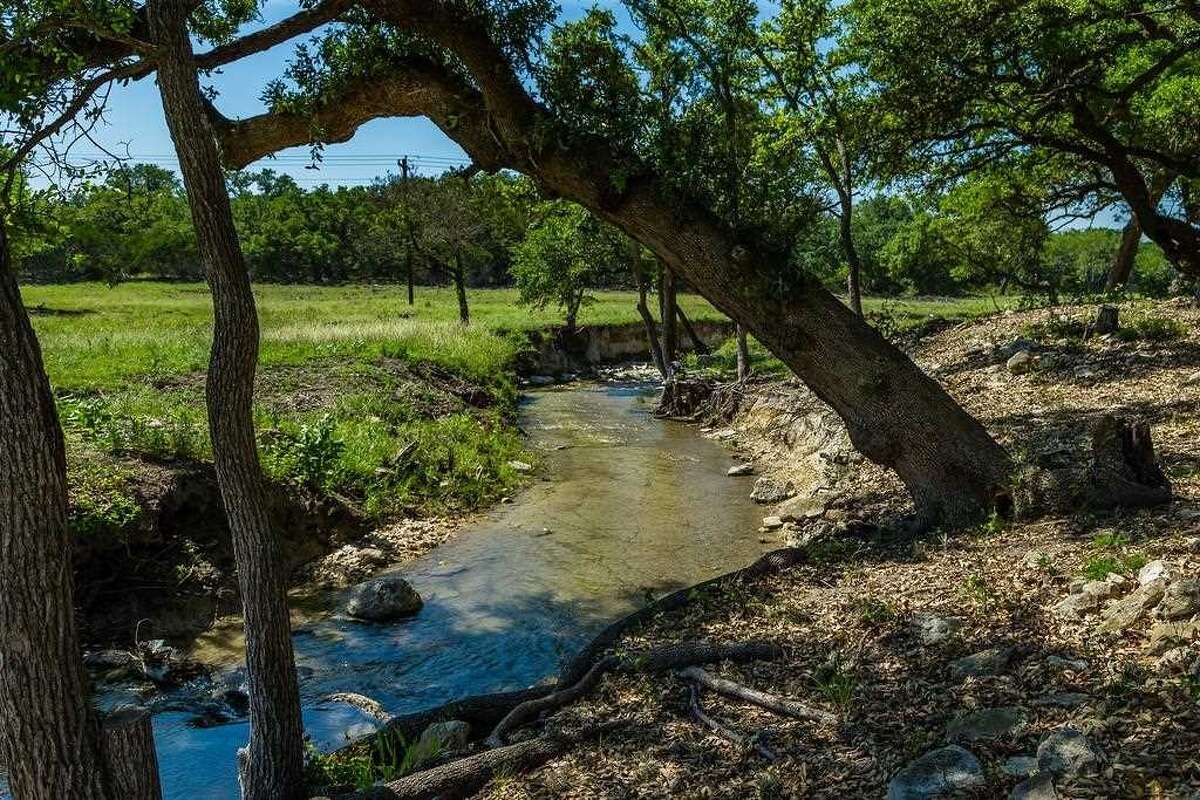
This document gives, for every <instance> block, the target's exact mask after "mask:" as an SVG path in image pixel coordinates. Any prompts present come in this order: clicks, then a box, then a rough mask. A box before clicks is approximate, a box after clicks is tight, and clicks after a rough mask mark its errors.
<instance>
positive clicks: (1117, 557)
mask: <svg viewBox="0 0 1200 800" xmlns="http://www.w3.org/2000/svg"><path fill="white" fill-rule="evenodd" d="M1129 544H1130V540H1129V536H1128V535H1127V534H1124V533H1121V532H1119V531H1112V530H1105V531H1099V532H1098V533H1096V534H1095V535H1094V536H1092V546H1093V547H1094V548H1095V550H1096V551H1098V552H1097V553H1096V554H1095V555H1094V556H1092V557H1091V558H1089V559H1088V560H1087V561H1086V562H1085V563H1084V565H1083V569H1082V570H1081V572H1082V574H1083V576H1084V577H1086V578H1088V579H1090V580H1095V581H1098V580H1103V579H1104V578H1105V577H1106V576H1107V575H1108V574H1109V573H1113V572H1115V573H1117V574H1118V575H1130V574H1132V573H1135V572H1137V571H1138V570H1139V569H1141V568H1142V567H1144V566H1146V556H1145V555H1144V554H1142V553H1140V552H1137V551H1135V550H1133V551H1131V550H1130V549H1129Z"/></svg>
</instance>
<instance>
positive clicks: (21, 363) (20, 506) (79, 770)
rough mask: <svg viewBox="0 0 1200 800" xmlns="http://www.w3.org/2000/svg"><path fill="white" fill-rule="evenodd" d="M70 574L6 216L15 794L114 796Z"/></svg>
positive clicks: (9, 680) (3, 504)
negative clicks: (105, 765)
mask: <svg viewBox="0 0 1200 800" xmlns="http://www.w3.org/2000/svg"><path fill="white" fill-rule="evenodd" d="M72 579H73V574H72V570H71V540H70V534H69V531H68V528H67V465H66V455H65V452H64V448H63V437H62V429H61V428H60V427H59V424H58V414H57V412H56V410H55V407H54V397H53V395H52V394H51V392H50V381H49V380H48V379H47V377H46V370H45V367H44V366H43V364H42V353H41V348H40V347H39V346H38V341H37V337H36V336H35V335H34V332H33V327H32V326H31V325H30V323H29V316H28V314H27V313H26V312H25V306H24V305H23V304H22V302H21V294H20V290H19V289H18V288H17V280H16V276H15V275H14V274H13V271H12V265H11V262H10V259H9V249H8V241H7V236H6V231H5V230H4V220H3V217H2V216H0V760H2V761H3V763H4V765H6V766H7V768H8V785H9V790H10V791H11V792H12V795H13V797H15V798H18V800H107V798H113V800H116V798H115V797H113V796H112V795H111V794H109V793H108V792H107V791H106V790H105V786H104V784H103V773H102V771H101V769H100V764H101V756H100V746H99V736H98V734H99V728H98V726H97V722H96V717H95V714H94V712H93V711H92V709H91V706H90V705H89V704H88V689H87V677H86V675H85V673H84V670H83V661H82V659H81V658H80V652H81V651H80V645H79V637H78V635H77V632H76V629H75V609H74V605H73V602H72V594H73V587H72Z"/></svg>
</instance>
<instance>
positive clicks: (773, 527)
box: [762, 517, 783, 531]
mask: <svg viewBox="0 0 1200 800" xmlns="http://www.w3.org/2000/svg"><path fill="white" fill-rule="evenodd" d="M762 526H763V530H768V531H777V530H779V529H780V528H782V527H783V520H781V519H780V518H779V517H763V521H762Z"/></svg>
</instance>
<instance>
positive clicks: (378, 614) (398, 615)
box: [346, 575, 424, 622]
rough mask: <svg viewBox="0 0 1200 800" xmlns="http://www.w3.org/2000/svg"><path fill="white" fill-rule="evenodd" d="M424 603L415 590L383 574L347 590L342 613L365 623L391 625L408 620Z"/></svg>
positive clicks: (395, 578) (394, 576)
mask: <svg viewBox="0 0 1200 800" xmlns="http://www.w3.org/2000/svg"><path fill="white" fill-rule="evenodd" d="M422 605H424V602H423V601H422V600H421V595H419V594H417V590H416V589H414V588H412V586H410V585H409V583H408V581H406V580H404V578H401V577H400V576H399V575H385V576H383V577H382V578H376V579H374V580H371V581H367V582H366V583H360V584H359V585H358V586H355V587H354V588H353V589H351V590H350V599H349V600H348V601H347V603H346V614H347V615H349V616H351V617H353V618H355V619H359V620H364V621H366V622H392V621H394V620H398V619H402V618H404V617H411V616H412V615H413V614H416V613H417V612H418V611H420V610H421V606H422Z"/></svg>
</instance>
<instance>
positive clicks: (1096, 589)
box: [1051, 574, 1127, 619]
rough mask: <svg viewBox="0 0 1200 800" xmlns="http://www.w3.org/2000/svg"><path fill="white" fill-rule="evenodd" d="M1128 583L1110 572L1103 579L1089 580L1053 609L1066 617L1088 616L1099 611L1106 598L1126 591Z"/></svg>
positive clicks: (1056, 613)
mask: <svg viewBox="0 0 1200 800" xmlns="http://www.w3.org/2000/svg"><path fill="white" fill-rule="evenodd" d="M1126 583H1127V581H1126V580H1125V579H1124V578H1123V577H1121V576H1120V575H1116V574H1110V575H1109V576H1108V577H1106V578H1105V579H1104V580H1102V581H1088V582H1087V583H1085V584H1083V586H1081V587H1079V588H1078V589H1077V590H1076V591H1074V592H1073V593H1072V594H1069V595H1067V596H1066V597H1065V598H1063V599H1062V600H1061V601H1060V602H1059V603H1058V604H1057V605H1055V606H1054V608H1053V609H1051V611H1052V613H1053V614H1054V615H1055V616H1057V617H1061V618H1064V619H1077V618H1079V617H1083V616H1086V615H1088V614H1091V613H1094V612H1096V611H1099V610H1100V607H1101V606H1102V605H1104V602H1105V601H1106V600H1111V599H1113V598H1114V597H1118V596H1119V595H1120V594H1121V593H1122V592H1124V590H1125V584H1126Z"/></svg>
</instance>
